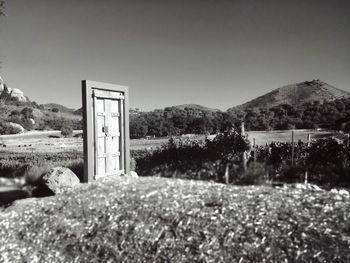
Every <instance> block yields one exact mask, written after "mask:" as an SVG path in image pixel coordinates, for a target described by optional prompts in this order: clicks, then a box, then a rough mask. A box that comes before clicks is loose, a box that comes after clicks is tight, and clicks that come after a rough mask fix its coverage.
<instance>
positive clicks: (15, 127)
mask: <svg viewBox="0 0 350 263" xmlns="http://www.w3.org/2000/svg"><path fill="white" fill-rule="evenodd" d="M7 124H8V125H10V126H11V127H12V128H13V129H16V130H18V133H22V132H24V131H25V129H24V128H23V126H22V125H20V124H18V123H14V122H8V123H7Z"/></svg>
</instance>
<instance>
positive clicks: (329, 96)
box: [228, 80, 350, 111]
mask: <svg viewBox="0 0 350 263" xmlns="http://www.w3.org/2000/svg"><path fill="white" fill-rule="evenodd" d="M347 97H350V92H347V91H344V90H340V89H337V88H335V87H333V86H331V85H329V84H327V83H325V82H323V81H320V80H312V81H305V82H301V83H295V84H290V85H286V86H283V87H281V88H278V89H275V90H273V91H271V92H269V93H267V94H265V95H262V96H260V97H257V98H255V99H253V100H251V101H248V102H246V103H244V104H242V105H239V106H237V107H233V108H230V109H228V110H229V111H230V110H233V109H234V108H236V109H237V108H238V109H241V110H245V109H248V108H271V107H274V106H277V105H281V104H290V105H293V106H298V105H301V104H303V103H305V102H312V101H319V102H321V103H322V102H323V101H325V100H326V101H331V100H335V99H340V98H347Z"/></svg>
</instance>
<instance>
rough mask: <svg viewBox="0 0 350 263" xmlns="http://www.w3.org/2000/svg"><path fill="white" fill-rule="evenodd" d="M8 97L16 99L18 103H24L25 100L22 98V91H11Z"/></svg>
mask: <svg viewBox="0 0 350 263" xmlns="http://www.w3.org/2000/svg"><path fill="white" fill-rule="evenodd" d="M10 96H11V97H13V98H17V99H18V101H23V102H26V101H27V98H26V97H25V96H24V93H23V91H21V90H20V89H16V88H15V89H12V91H11V93H10Z"/></svg>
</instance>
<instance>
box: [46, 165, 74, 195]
mask: <svg viewBox="0 0 350 263" xmlns="http://www.w3.org/2000/svg"><path fill="white" fill-rule="evenodd" d="M42 179H43V182H44V183H45V185H46V186H47V187H48V188H49V189H50V190H51V191H52V192H53V193H55V194H59V193H63V192H66V191H69V190H72V189H73V188H75V187H77V186H79V185H80V180H79V178H78V177H77V176H76V175H75V174H74V173H73V172H72V171H71V170H70V169H68V168H66V167H55V168H52V169H50V170H49V171H48V172H47V173H46V174H45V175H44V176H43V178H42Z"/></svg>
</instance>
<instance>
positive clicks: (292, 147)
mask: <svg viewBox="0 0 350 263" xmlns="http://www.w3.org/2000/svg"><path fill="white" fill-rule="evenodd" d="M292 166H294V130H292Z"/></svg>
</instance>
